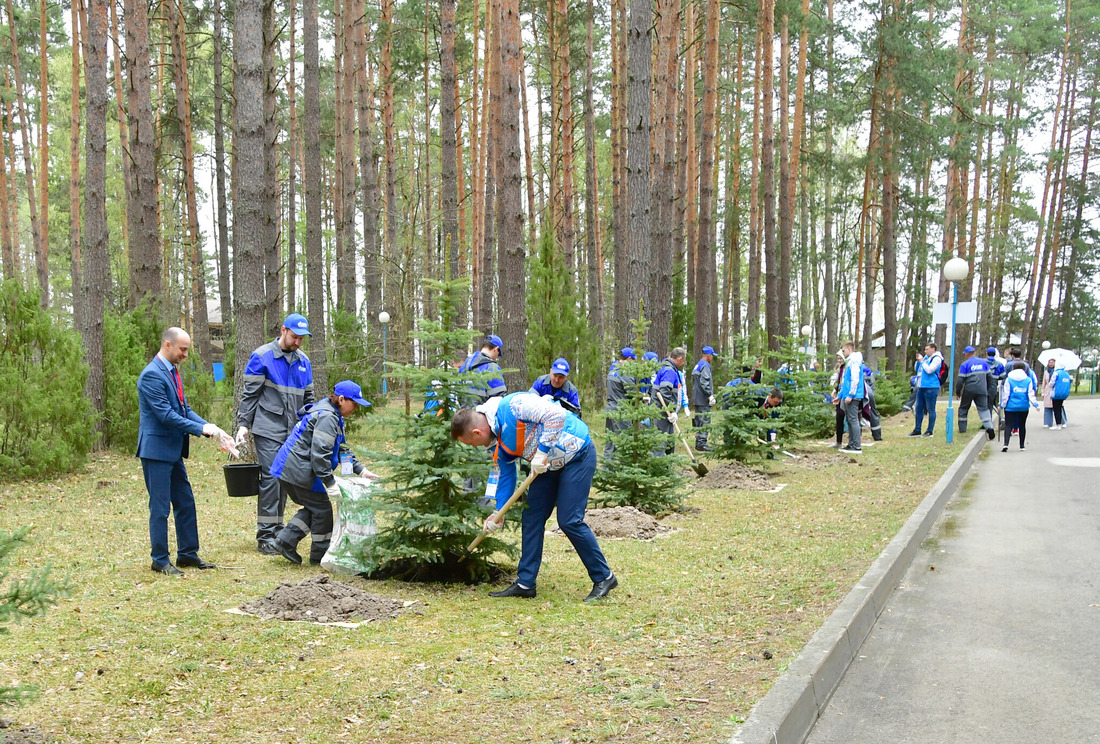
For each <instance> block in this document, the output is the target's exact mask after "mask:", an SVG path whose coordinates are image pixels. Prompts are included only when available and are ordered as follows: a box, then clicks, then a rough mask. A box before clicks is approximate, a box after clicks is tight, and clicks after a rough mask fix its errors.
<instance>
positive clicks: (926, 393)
mask: <svg viewBox="0 0 1100 744" xmlns="http://www.w3.org/2000/svg"><path fill="white" fill-rule="evenodd" d="M939 395H940V389H939V388H938V387H934V388H923V387H922V388H920V389H919V390H917V408H916V410H915V411H914V415H915V416H916V417H917V423H916V425H914V426H913V431H916V432H919V431H920V427H921V424H922V423H923V422H924V414H925V411H927V412H928V429H927V430H926V431H927V432H928V433H929V434H931V433H932V432H933V430H935V428H936V398H938V397H939Z"/></svg>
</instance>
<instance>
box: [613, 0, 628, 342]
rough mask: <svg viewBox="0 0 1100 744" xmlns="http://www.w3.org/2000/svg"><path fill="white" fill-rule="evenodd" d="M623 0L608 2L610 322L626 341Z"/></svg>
mask: <svg viewBox="0 0 1100 744" xmlns="http://www.w3.org/2000/svg"><path fill="white" fill-rule="evenodd" d="M624 2H625V0H611V243H612V258H613V261H612V263H613V266H612V269H613V275H614V277H615V309H614V317H613V319H612V323H611V324H610V325H611V326H612V328H613V329H614V332H615V334H616V336H618V337H619V338H626V336H624V335H623V334H624V332H626V331H629V327H630V326H629V324H628V322H627V318H628V312H627V306H626V292H625V291H624V290H625V289H626V274H627V253H626V251H627V210H626V199H625V195H626V188H625V184H624V172H625V170H626V154H625V152H624V146H625V142H624V141H623V138H624V133H625V131H626V129H625V127H626V122H625V120H624V119H625V117H624V114H625V113H626V112H625V104H624V100H623V99H624V98H625V95H624V91H625V85H624V84H623V80H622V73H623V69H624V68H625V66H626V65H625V62H626V60H624V59H623V57H624V56H625V53H626V44H625V43H624V41H623V40H624V39H625V36H626V33H625V31H626V23H625V17H624V16H625V11H624Z"/></svg>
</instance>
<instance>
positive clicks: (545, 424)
mask: <svg viewBox="0 0 1100 744" xmlns="http://www.w3.org/2000/svg"><path fill="white" fill-rule="evenodd" d="M451 438H452V439H456V440H458V441H460V442H462V443H463V444H468V445H471V446H474V447H489V448H491V449H492V452H493V468H494V470H496V471H499V481H498V483H497V489H496V504H497V509H498V510H499V509H500V508H501V507H502V506H503V505H504V504H505V503H506V502H507V501H508V499H510V498H511V496H512V494H513V492H514V491H515V488H516V461H517V460H519V459H524V460H527V461H529V462H530V463H531V472H532V473H533V474H534V476H535V477H534V480H533V481H532V482H531V486H530V488H529V490H528V492H527V508H526V509H524V510H523V517H522V522H521V524H522V535H523V544H522V549H521V553H520V560H519V569H518V576H517V577H516V580H515V581H514V582H513V583H512V585H511V586H509V587H508V588H507V589H503V590H501V591H499V592H490V593H489V596H490V597H526V598H532V597H534V596H535V593H536V590H535V582H536V579H537V578H538V574H539V568H540V566H541V565H542V547H543V538H544V534H545V530H546V522H547V520H548V519H550V512H552V511H553V510H554V508H555V507H556V508H557V510H558V526H559V527H561V531H562V532H564V533H565V536H566V537H567V538H569V542H570V543H572V545H573V548H574V550H576V551H577V555H578V556H579V557H580V559H581V562H582V563H584V567H585V568H586V569H587V570H588V577H589V578H590V579H591V580H592V591H591V592H589V593H588V596H587V597H585V598H584V601H585V602H589V601H591V600H595V599H600V598H601V597H606V596H607V595H608V594H609V593H610V592H611V590H612V589H614V588H615V587H617V586H618V585H619V580H618V579H616V578H615V574H613V573H611V569H610V568H608V565H607V559H606V558H604V555H603V551H602V550H600V546H599V544H598V543H597V542H596V536H595V535H594V534H592V530H591V528H589V526H588V525H587V524H586V523H585V521H584V513H585V510H586V509H587V508H588V492H589V491H590V490H591V488H592V476H593V474H595V472H596V447H595V445H594V444H593V443H592V437H591V436H590V435H589V432H588V425H587V424H585V423H584V422H583V421H581V420H580V419H579V418H577V417H576V416H575V415H573V414H572V413H569V412H568V411H566V410H565V409H563V408H561V407H560V406H557V405H554V404H553V403H551V402H549V401H547V400H544V399H543V398H541V397H539V396H538V395H535V394H533V393H530V392H525V393H513V394H511V395H506V396H504V397H503V398H492V399H490V400H488V401H486V402H485V403H483V404H482V405H479V406H478V407H477V408H475V409H473V410H471V409H463V410H461V411H458V412H457V413H455V415H454V418H453V419H452V420H451ZM502 524H503V517H502V516H501V515H500V514H499V512H493V513H492V514H490V515H489V517H488V518H487V519H486V520H485V530H486V531H493V530H498V529H500V528H501V526H502Z"/></svg>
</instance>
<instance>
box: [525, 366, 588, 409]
mask: <svg viewBox="0 0 1100 744" xmlns="http://www.w3.org/2000/svg"><path fill="white" fill-rule="evenodd" d="M531 392H532V393H535V394H537V395H541V396H543V397H546V396H550V398H551V399H552V400H554V401H555V402H557V403H558V404H560V405H561V407H562V408H564V409H565V410H567V411H569V412H570V413H574V414H576V415H577V416H580V415H581V395H580V392H579V391H578V390H577V386H576V385H574V384H573V383H572V382H570V381H569V362H567V361H566V360H565V357H558V358H557V359H555V360H554V363H553V364H552V365H550V374H547V375H540V376H539V378H538V379H536V380H535V382H534V383H533V384H532V385H531Z"/></svg>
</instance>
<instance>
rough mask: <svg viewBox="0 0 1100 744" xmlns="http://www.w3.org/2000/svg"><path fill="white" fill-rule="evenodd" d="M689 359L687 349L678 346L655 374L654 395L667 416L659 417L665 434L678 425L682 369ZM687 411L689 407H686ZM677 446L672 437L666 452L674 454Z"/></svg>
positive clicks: (660, 428)
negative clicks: (677, 410)
mask: <svg viewBox="0 0 1100 744" xmlns="http://www.w3.org/2000/svg"><path fill="white" fill-rule="evenodd" d="M686 359H687V350H686V349H684V348H683V347H681V346H677V347H676V348H675V349H673V350H672V351H671V352H669V355H668V358H667V359H665V360H664V361H663V362H661V365H660V366H659V367H657V374H655V375H654V376H653V396H654V397H655V398H656V401H655V402H656V403H658V404H659V405H660V406H661V407H662V409H664V412H665V416H664V417H663V418H662V417H657V429H658V431H663V432H664V433H665V434H673V433H674V431H675V427H676V421H677V415H676V407H677V406H678V405H679V404H680V392H681V387H682V385H681V382H680V370H681V369H682V368H683V366H684V361H685V360H686ZM668 406H672V410H668ZM684 411H685V413H687V411H688V409H687V408H686V407H685V408H684ZM675 448H676V440H675V439H670V440H669V444H668V448H667V450H666V454H672V452H673V450H674V449H675Z"/></svg>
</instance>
